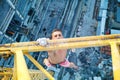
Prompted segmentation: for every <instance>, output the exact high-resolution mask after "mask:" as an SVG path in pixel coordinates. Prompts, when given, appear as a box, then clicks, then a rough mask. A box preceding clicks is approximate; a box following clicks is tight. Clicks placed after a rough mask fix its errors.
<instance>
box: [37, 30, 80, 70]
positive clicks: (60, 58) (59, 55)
mask: <svg viewBox="0 0 120 80" xmlns="http://www.w3.org/2000/svg"><path fill="white" fill-rule="evenodd" d="M50 39H51V40H56V39H63V35H62V32H61V30H59V29H55V30H53V32H52V34H51V37H50ZM43 40H44V41H42V39H41V38H39V39H38V40H37V42H39V44H40V45H42V46H46V45H47V42H46V41H47V40H46V39H45V38H44V39H43ZM66 55H67V49H60V50H54V51H48V58H47V59H44V63H45V65H46V66H48V67H51V66H53V65H55V64H59V65H61V66H63V67H69V68H74V69H77V68H78V67H77V66H76V65H75V64H74V63H72V62H69V61H68V60H67V59H66Z"/></svg>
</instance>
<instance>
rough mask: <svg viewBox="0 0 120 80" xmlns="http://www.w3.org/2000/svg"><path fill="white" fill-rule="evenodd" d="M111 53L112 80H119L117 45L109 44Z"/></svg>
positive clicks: (119, 67)
mask: <svg viewBox="0 0 120 80" xmlns="http://www.w3.org/2000/svg"><path fill="white" fill-rule="evenodd" d="M110 44H111V51H112V65H113V71H114V80H119V79H120V52H119V45H118V44H117V43H115V42H110Z"/></svg>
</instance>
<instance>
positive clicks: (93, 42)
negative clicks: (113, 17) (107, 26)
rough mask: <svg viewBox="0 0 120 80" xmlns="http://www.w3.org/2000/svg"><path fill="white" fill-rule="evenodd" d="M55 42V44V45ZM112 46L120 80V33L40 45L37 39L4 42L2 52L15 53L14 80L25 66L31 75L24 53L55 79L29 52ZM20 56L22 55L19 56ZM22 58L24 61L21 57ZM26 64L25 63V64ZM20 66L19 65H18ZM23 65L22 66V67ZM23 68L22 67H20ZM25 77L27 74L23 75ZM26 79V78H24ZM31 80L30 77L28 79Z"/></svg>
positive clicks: (115, 66) (115, 71)
mask: <svg viewBox="0 0 120 80" xmlns="http://www.w3.org/2000/svg"><path fill="white" fill-rule="evenodd" d="M53 44H55V45H53ZM107 45H108V46H111V49H112V61H113V73H114V80H119V79H120V77H119V74H120V62H119V61H120V54H119V48H118V46H119V45H120V34H115V35H102V36H88V37H80V38H69V39H59V40H48V46H45V47H43V46H40V45H38V43H37V42H36V41H32V42H20V43H12V44H4V45H2V46H0V54H2V53H6V54H9V53H11V52H12V53H11V54H13V53H14V55H15V61H14V63H15V65H14V74H13V75H14V80H18V78H20V76H21V74H20V70H21V69H23V68H24V71H25V73H26V74H27V75H26V77H29V78H30V76H29V74H28V71H27V67H26V63H25V60H24V58H23V54H25V55H26V56H27V57H28V58H29V59H30V60H31V61H32V62H33V63H34V64H35V65H36V66H37V67H38V68H39V69H40V70H41V71H42V72H43V73H44V74H46V76H47V77H48V78H49V79H51V80H53V78H52V77H51V76H50V75H49V74H48V72H47V71H45V70H44V69H43V68H42V67H41V65H39V63H38V62H37V61H35V60H34V59H33V58H32V56H30V55H29V53H28V52H37V51H48V50H58V49H69V48H84V47H95V46H107ZM19 56H20V57H19ZM18 57H19V58H22V61H20V60H21V59H20V60H19V58H18ZM18 63H20V64H18ZM23 64H24V65H23ZM18 66H19V67H18ZM21 66H22V68H21ZM19 68H21V69H19ZM22 77H25V76H22ZM23 80H25V79H23ZM26 80H29V79H26Z"/></svg>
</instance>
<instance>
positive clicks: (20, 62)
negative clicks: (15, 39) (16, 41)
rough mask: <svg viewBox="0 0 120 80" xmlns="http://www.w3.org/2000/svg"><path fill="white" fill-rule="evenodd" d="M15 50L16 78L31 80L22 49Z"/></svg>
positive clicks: (14, 75) (14, 74) (14, 77)
mask: <svg viewBox="0 0 120 80" xmlns="http://www.w3.org/2000/svg"><path fill="white" fill-rule="evenodd" d="M12 52H14V53H15V54H14V58H15V59H14V73H13V79H14V80H31V78H30V75H29V72H28V69H27V65H26V62H25V59H24V55H23V52H22V50H12Z"/></svg>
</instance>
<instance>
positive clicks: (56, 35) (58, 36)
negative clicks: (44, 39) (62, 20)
mask: <svg viewBox="0 0 120 80" xmlns="http://www.w3.org/2000/svg"><path fill="white" fill-rule="evenodd" d="M62 38H63V35H62V31H61V30H60V29H54V30H53V31H52V34H51V39H62Z"/></svg>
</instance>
